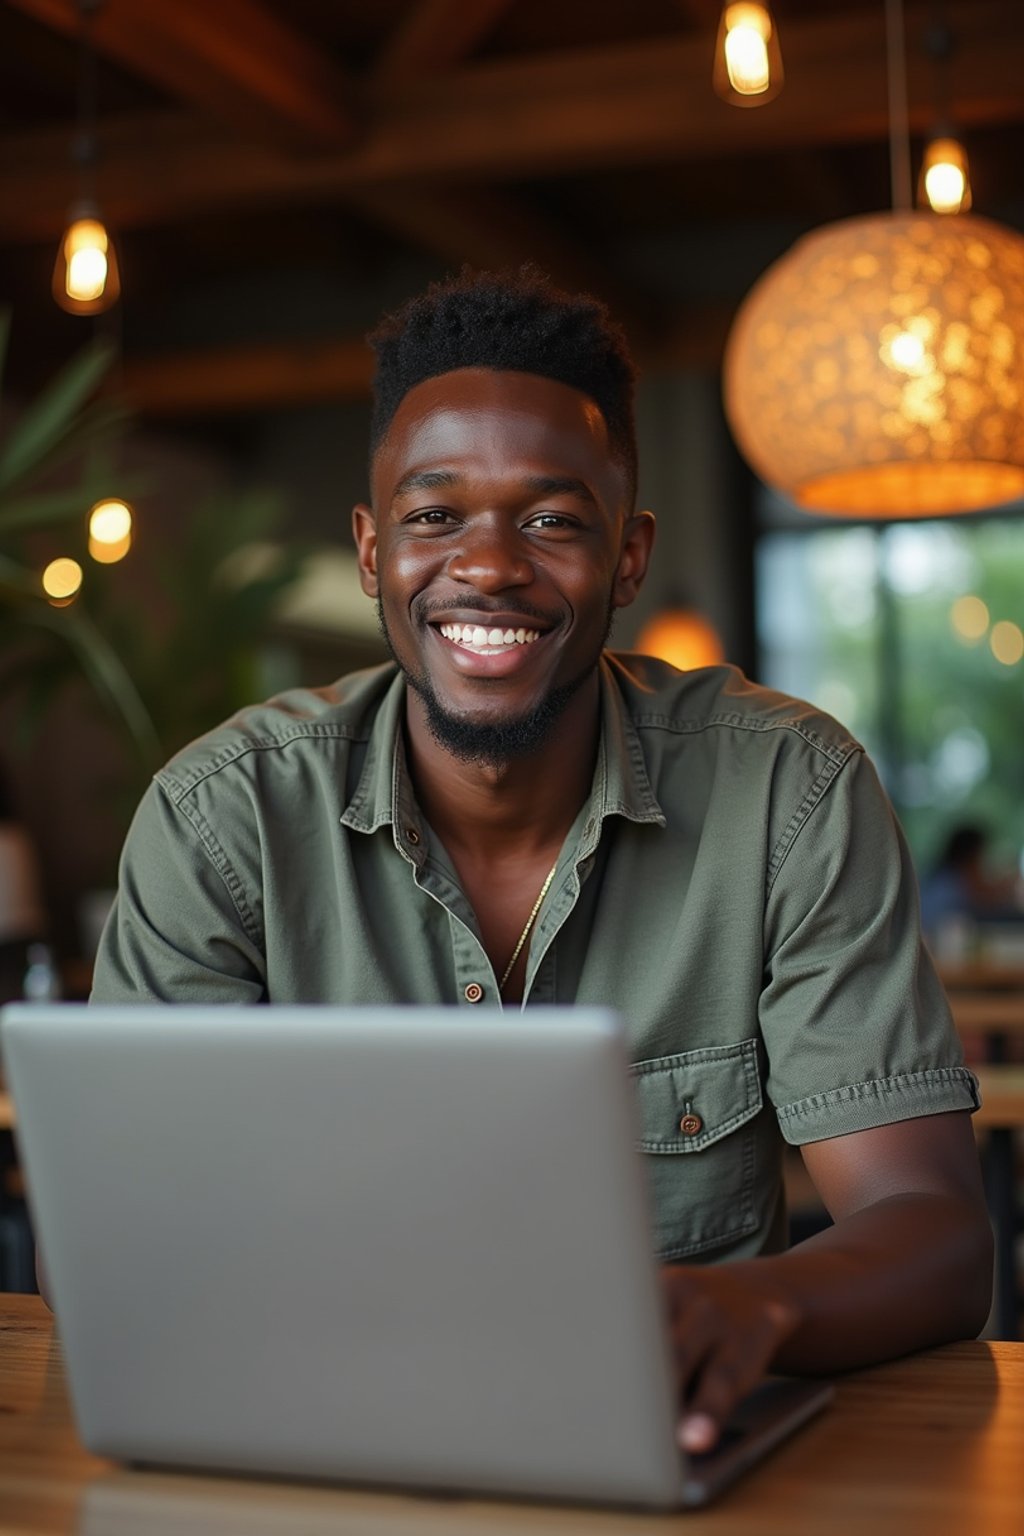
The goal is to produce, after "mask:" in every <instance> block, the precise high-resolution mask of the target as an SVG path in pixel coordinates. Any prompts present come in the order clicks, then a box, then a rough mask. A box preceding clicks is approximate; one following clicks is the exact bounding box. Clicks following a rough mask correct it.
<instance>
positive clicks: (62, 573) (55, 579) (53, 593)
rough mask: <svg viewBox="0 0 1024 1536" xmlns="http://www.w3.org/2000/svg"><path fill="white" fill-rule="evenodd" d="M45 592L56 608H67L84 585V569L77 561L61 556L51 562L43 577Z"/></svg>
mask: <svg viewBox="0 0 1024 1536" xmlns="http://www.w3.org/2000/svg"><path fill="white" fill-rule="evenodd" d="M42 584H43V591H44V592H45V593H46V595H47V597H48V598H49V600H50V602H51V603H52V604H53V606H54V607H55V608H65V607H67V605H68V603H70V602H73V600H74V599H75V597H76V596H77V594H78V589H79V587H80V586H81V585H82V567H81V566H80V565H79V563H78V561H77V560H71V559H69V558H68V557H67V556H66V555H61V557H60V558H59V559H57V560H51V561H50V563H49V565H48V566H47V567H46V569H45V571H44V572H43V575H42Z"/></svg>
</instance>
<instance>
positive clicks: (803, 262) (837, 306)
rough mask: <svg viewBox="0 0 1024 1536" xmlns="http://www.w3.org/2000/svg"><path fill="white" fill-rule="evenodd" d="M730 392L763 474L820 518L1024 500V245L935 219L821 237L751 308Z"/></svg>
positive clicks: (732, 366)
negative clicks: (829, 515) (1021, 498)
mask: <svg viewBox="0 0 1024 1536" xmlns="http://www.w3.org/2000/svg"><path fill="white" fill-rule="evenodd" d="M724 392H725V406H726V412H727V415H728V418H729V423H730V425H731V427H732V430H733V433H734V435H735V437H736V441H737V443H738V445H739V447H740V451H741V452H742V453H743V455H744V457H745V458H746V459H747V460H748V462H749V463H750V465H751V467H752V468H753V469H754V471H755V472H756V473H757V474H758V475H759V476H760V478H761V479H762V480H763V481H765V483H766V484H768V485H771V486H774V487H775V488H776V489H777V490H779V491H781V492H782V494H783V495H785V496H787V497H789V498H791V499H792V500H793V501H795V502H796V503H797V504H798V505H800V506H802V507H805V508H807V509H808V510H810V511H817V512H826V513H835V514H839V515H843V514H846V515H849V516H855V517H874V518H887V517H934V516H938V515H941V514H942V513H956V512H971V511H976V510H978V509H979V508H983V507H995V506H999V505H1000V504H1002V503H1005V502H1009V501H1014V500H1016V499H1017V498H1019V497H1021V496H1024V238H1022V237H1021V235H1019V234H1017V233H1016V232H1015V231H1013V230H1009V229H1006V228H1004V227H1003V226H1002V225H1000V224H996V223H994V222H993V221H992V220H990V219H979V218H977V217H975V216H974V215H973V214H960V215H958V217H956V218H947V217H945V216H944V215H941V214H935V213H931V212H927V213H924V212H921V213H883V214H873V215H870V216H868V217H865V218H855V219H844V220H842V221H840V222H839V223H835V224H829V225H826V226H824V227H823V228H821V229H817V230H815V231H814V232H813V233H811V234H809V235H805V236H804V238H803V239H802V240H800V241H799V242H798V243H797V244H796V245H795V246H794V247H793V249H792V250H791V251H790V252H789V253H788V254H787V255H786V256H784V257H783V258H782V260H781V261H778V262H776V264H775V265H774V266H773V267H771V268H769V270H768V271H767V272H766V273H765V275H764V276H763V277H762V278H761V279H760V281H759V282H758V283H757V284H756V285H755V287H754V288H753V290H752V291H751V293H750V294H749V295H748V297H747V298H746V300H745V301H744V303H743V305H742V306H741V308H740V311H739V313H738V314H737V316H736V320H735V323H734V325H733V328H732V334H731V335H730V337H729V342H728V345H727V348H726V354H725V365H724Z"/></svg>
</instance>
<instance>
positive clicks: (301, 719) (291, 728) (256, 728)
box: [156, 663, 397, 799]
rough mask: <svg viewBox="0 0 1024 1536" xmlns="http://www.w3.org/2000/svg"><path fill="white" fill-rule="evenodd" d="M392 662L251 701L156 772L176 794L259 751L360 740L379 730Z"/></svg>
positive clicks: (391, 677) (390, 682)
mask: <svg viewBox="0 0 1024 1536" xmlns="http://www.w3.org/2000/svg"><path fill="white" fill-rule="evenodd" d="M396 672H397V669H396V668H395V667H394V666H393V665H392V664H391V663H386V664H384V665H383V666H378V667H370V668H366V669H365V670H363V671H359V672H351V673H349V674H348V675H347V676H345V677H342V678H339V679H338V680H337V681H336V682H333V683H329V684H327V685H326V686H324V687H320V688H291V689H288V690H286V691H285V692H283V693H279V694H276V695H275V696H274V697H273V698H271V699H267V700H266V701H265V702H264V703H261V704H254V705H250V706H249V707H247V708H245V709H242V710H239V712H238V713H237V714H236V715H232V716H231V718H230V719H229V720H225V721H224V722H223V724H221V725H219V726H216V727H215V728H214V729H213V730H212V731H208V732H207V733H206V735H204V736H200V737H198V738H197V739H196V740H195V741H193V742H190V743H189V745H188V746H186V747H183V748H182V749H181V751H179V752H177V753H175V755H174V756H173V757H172V758H171V759H170V761H169V762H168V763H167V764H166V766H165V767H164V768H162V769H161V770H160V772H159V773H158V774H157V775H156V778H157V782H158V783H160V784H161V785H162V787H163V788H164V790H165V791H166V792H167V793H168V794H170V795H171V797H172V798H173V799H178V798H179V797H180V796H181V795H184V794H187V793H188V791H189V790H190V789H193V788H194V787H195V786H196V785H197V784H198V783H200V782H201V781H202V780H204V779H206V778H209V777H210V776H211V775H212V774H217V773H221V772H222V771H223V770H224V769H226V768H228V767H230V765H231V764H233V763H238V762H240V761H241V760H243V759H245V758H247V757H250V756H251V755H252V754H254V753H259V754H266V753H272V754H273V753H280V752H281V751H284V750H291V749H294V748H295V747H298V749H299V750H302V748H303V744H304V743H314V744H316V743H320V744H325V743H326V744H330V743H332V742H336V743H340V744H341V745H342V746H345V745H346V744H355V743H361V742H366V741H368V740H369V739H370V737H371V735H372V734H373V728H374V724H375V722H376V720H377V715H378V713H379V711H380V708H381V705H382V703H383V701H384V699H385V697H386V696H387V694H388V691H389V689H390V688H391V687H392V685H393V684H394V681H395V677H396Z"/></svg>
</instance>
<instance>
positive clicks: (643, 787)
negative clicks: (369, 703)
mask: <svg viewBox="0 0 1024 1536" xmlns="http://www.w3.org/2000/svg"><path fill="white" fill-rule="evenodd" d="M599 678H600V689H601V736H600V740H599V743H598V752H597V763H596V765H595V768H594V779H593V784H592V786H591V791H590V800H589V806H588V809H589V816H588V817H587V820H588V822H589V823H591V825H594V826H596V825H597V824H599V823H600V822H602V821H603V820H604V818H605V817H606V816H625V817H627V818H628V819H629V820H630V821H637V822H653V823H655V824H656V825H657V826H661V827H663V826H665V824H666V823H665V815H664V812H663V811H662V809H661V806H660V805H659V804H658V800H657V798H656V796H655V794H654V790H653V789H652V787H651V781H650V778H649V776H648V773H647V764H646V762H645V761H644V753H643V747H642V746H641V744H640V738H639V736H638V735H637V733H636V728H635V726H634V725H633V722H632V720H631V719H630V717H629V713H628V711H627V709H626V705H625V701H624V700H623V697H622V694H621V692H620V691H619V688H618V687H617V685H616V682H615V678H614V675H613V673H612V669H611V667H609V665H608V662H607V659H606V658H605V657H604V656H602V658H601V661H600V664H599ZM405 697H406V684H405V679H404V677H403V676H402V674H401V672H396V674H395V679H394V681H393V682H392V684H391V686H390V687H389V689H388V691H387V693H386V694H385V695H384V698H383V701H382V702H381V706H380V708H379V710H378V711H377V718H376V720H375V721H374V724H373V729H372V731H371V734H370V741H369V746H368V749H367V753H366V762H365V763H364V765H363V771H362V774H361V775H360V778H359V784H358V786H357V788H356V792H355V794H354V795H353V796H352V799H351V800H350V801H349V803H348V805H347V807H346V808H345V813H344V815H343V816H342V818H341V820H342V824H343V825H344V826H346V827H350V828H351V829H352V831H353V832H376V831H377V829H378V828H379V827H383V826H389V825H398V826H404V825H405V823H406V822H408V823H409V824H410V825H412V826H418V823H419V822H421V821H422V815H421V813H420V812H419V811H418V810H417V809H416V801H415V796H414V794H413V789H412V784H411V782H410V779H409V771H408V768H407V766H406V761H405V742H404V739H403V732H402V723H403V720H404V718H405Z"/></svg>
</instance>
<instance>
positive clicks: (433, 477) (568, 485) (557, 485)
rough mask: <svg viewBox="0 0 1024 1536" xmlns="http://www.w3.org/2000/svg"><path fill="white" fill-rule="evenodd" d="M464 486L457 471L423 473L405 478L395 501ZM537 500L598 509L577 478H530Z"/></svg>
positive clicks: (528, 480)
mask: <svg viewBox="0 0 1024 1536" xmlns="http://www.w3.org/2000/svg"><path fill="white" fill-rule="evenodd" d="M462 483H463V476H462V475H459V474H456V472H455V470H453V469H420V470H413V471H412V472H411V473H410V474H408V475H403V477H402V479H401V480H399V482H398V484H397V485H396V486H395V488H394V491H393V492H392V497H398V496H407V495H408V494H409V493H410V492H411V491H445V490H451V489H452V488H453V487H455V486H458V485H461V484H462ZM523 483H524V485H525V486H526V487H527V489H528V490H530V491H531V492H532V493H533V494H534V495H535V496H575V497H576V499H577V500H578V501H585V502H588V503H589V504H590V505H591V506H596V504H597V503H596V500H595V497H594V494H593V492H592V491H591V490H590V488H589V486H588V485H587V484H586V482H585V481H583V480H579V479H577V478H576V477H575V476H574V475H529V476H527V478H526V480H525V481H524V482H523Z"/></svg>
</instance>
